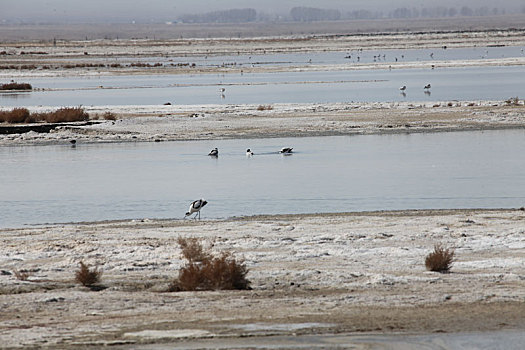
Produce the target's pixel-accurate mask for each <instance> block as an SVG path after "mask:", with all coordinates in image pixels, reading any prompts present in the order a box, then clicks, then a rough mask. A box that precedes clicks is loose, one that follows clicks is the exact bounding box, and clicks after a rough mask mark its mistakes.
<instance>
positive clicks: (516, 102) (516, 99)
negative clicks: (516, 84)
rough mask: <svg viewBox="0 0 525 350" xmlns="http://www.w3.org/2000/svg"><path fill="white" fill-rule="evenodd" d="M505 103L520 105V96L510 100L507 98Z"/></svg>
mask: <svg viewBox="0 0 525 350" xmlns="http://www.w3.org/2000/svg"><path fill="white" fill-rule="evenodd" d="M505 103H506V104H508V105H512V106H519V104H520V99H519V98H518V96H516V97H511V98H509V99H508V100H506V101H505Z"/></svg>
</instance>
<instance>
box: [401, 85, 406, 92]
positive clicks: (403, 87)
mask: <svg viewBox="0 0 525 350" xmlns="http://www.w3.org/2000/svg"><path fill="white" fill-rule="evenodd" d="M406 89H407V87H406V85H403V86H401V87H400V88H399V90H401V91H405V90H406Z"/></svg>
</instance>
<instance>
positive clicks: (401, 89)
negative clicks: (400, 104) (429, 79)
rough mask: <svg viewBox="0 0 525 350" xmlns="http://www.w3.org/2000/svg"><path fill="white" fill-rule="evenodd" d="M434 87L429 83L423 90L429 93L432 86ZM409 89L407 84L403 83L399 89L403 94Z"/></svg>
mask: <svg viewBox="0 0 525 350" xmlns="http://www.w3.org/2000/svg"><path fill="white" fill-rule="evenodd" d="M431 87H432V85H430V84H427V85H425V86H424V87H423V90H424V91H425V93H429V92H430V88H431ZM406 89H407V86H406V85H403V86H401V87H400V88H399V90H400V91H401V94H403V95H405V90H406Z"/></svg>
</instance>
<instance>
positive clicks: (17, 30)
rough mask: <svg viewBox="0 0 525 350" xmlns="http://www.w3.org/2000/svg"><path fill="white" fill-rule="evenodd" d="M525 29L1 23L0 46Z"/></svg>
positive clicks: (454, 23) (474, 21)
mask: <svg viewBox="0 0 525 350" xmlns="http://www.w3.org/2000/svg"><path fill="white" fill-rule="evenodd" d="M524 28H525V14H510V15H500V16H483V17H475V16H471V17H449V18H417V19H406V18H405V19H375V20H341V21H327V22H325V21H319V22H250V23H236V24H231V23H224V24H217V23H209V24H204V23H203V24H184V23H183V24H179V23H177V24H160V23H153V24H131V23H120V24H103V23H93V24H69V25H68V24H22V25H14V24H9V25H7V24H0V38H1V39H0V42H19V41H39V40H44V41H52V40H53V39H54V38H56V39H57V40H58V39H61V40H96V39H182V38H184V39H187V38H212V37H214V38H253V37H261V36H298V35H299V36H301V35H318V34H366V33H399V32H443V31H446V32H451V31H479V30H520V29H524Z"/></svg>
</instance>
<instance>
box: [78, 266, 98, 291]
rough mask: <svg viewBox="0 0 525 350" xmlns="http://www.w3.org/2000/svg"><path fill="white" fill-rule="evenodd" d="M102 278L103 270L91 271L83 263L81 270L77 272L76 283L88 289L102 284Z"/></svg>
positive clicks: (95, 269)
mask: <svg viewBox="0 0 525 350" xmlns="http://www.w3.org/2000/svg"><path fill="white" fill-rule="evenodd" d="M101 277H102V270H99V269H97V268H94V269H93V270H90V269H89V267H88V266H87V265H86V264H84V263H83V262H82V261H81V262H80V269H78V270H77V271H76V272H75V281H77V282H78V283H80V284H82V285H83V286H86V287H90V286H92V285H94V284H97V283H98V282H100V278H101Z"/></svg>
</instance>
